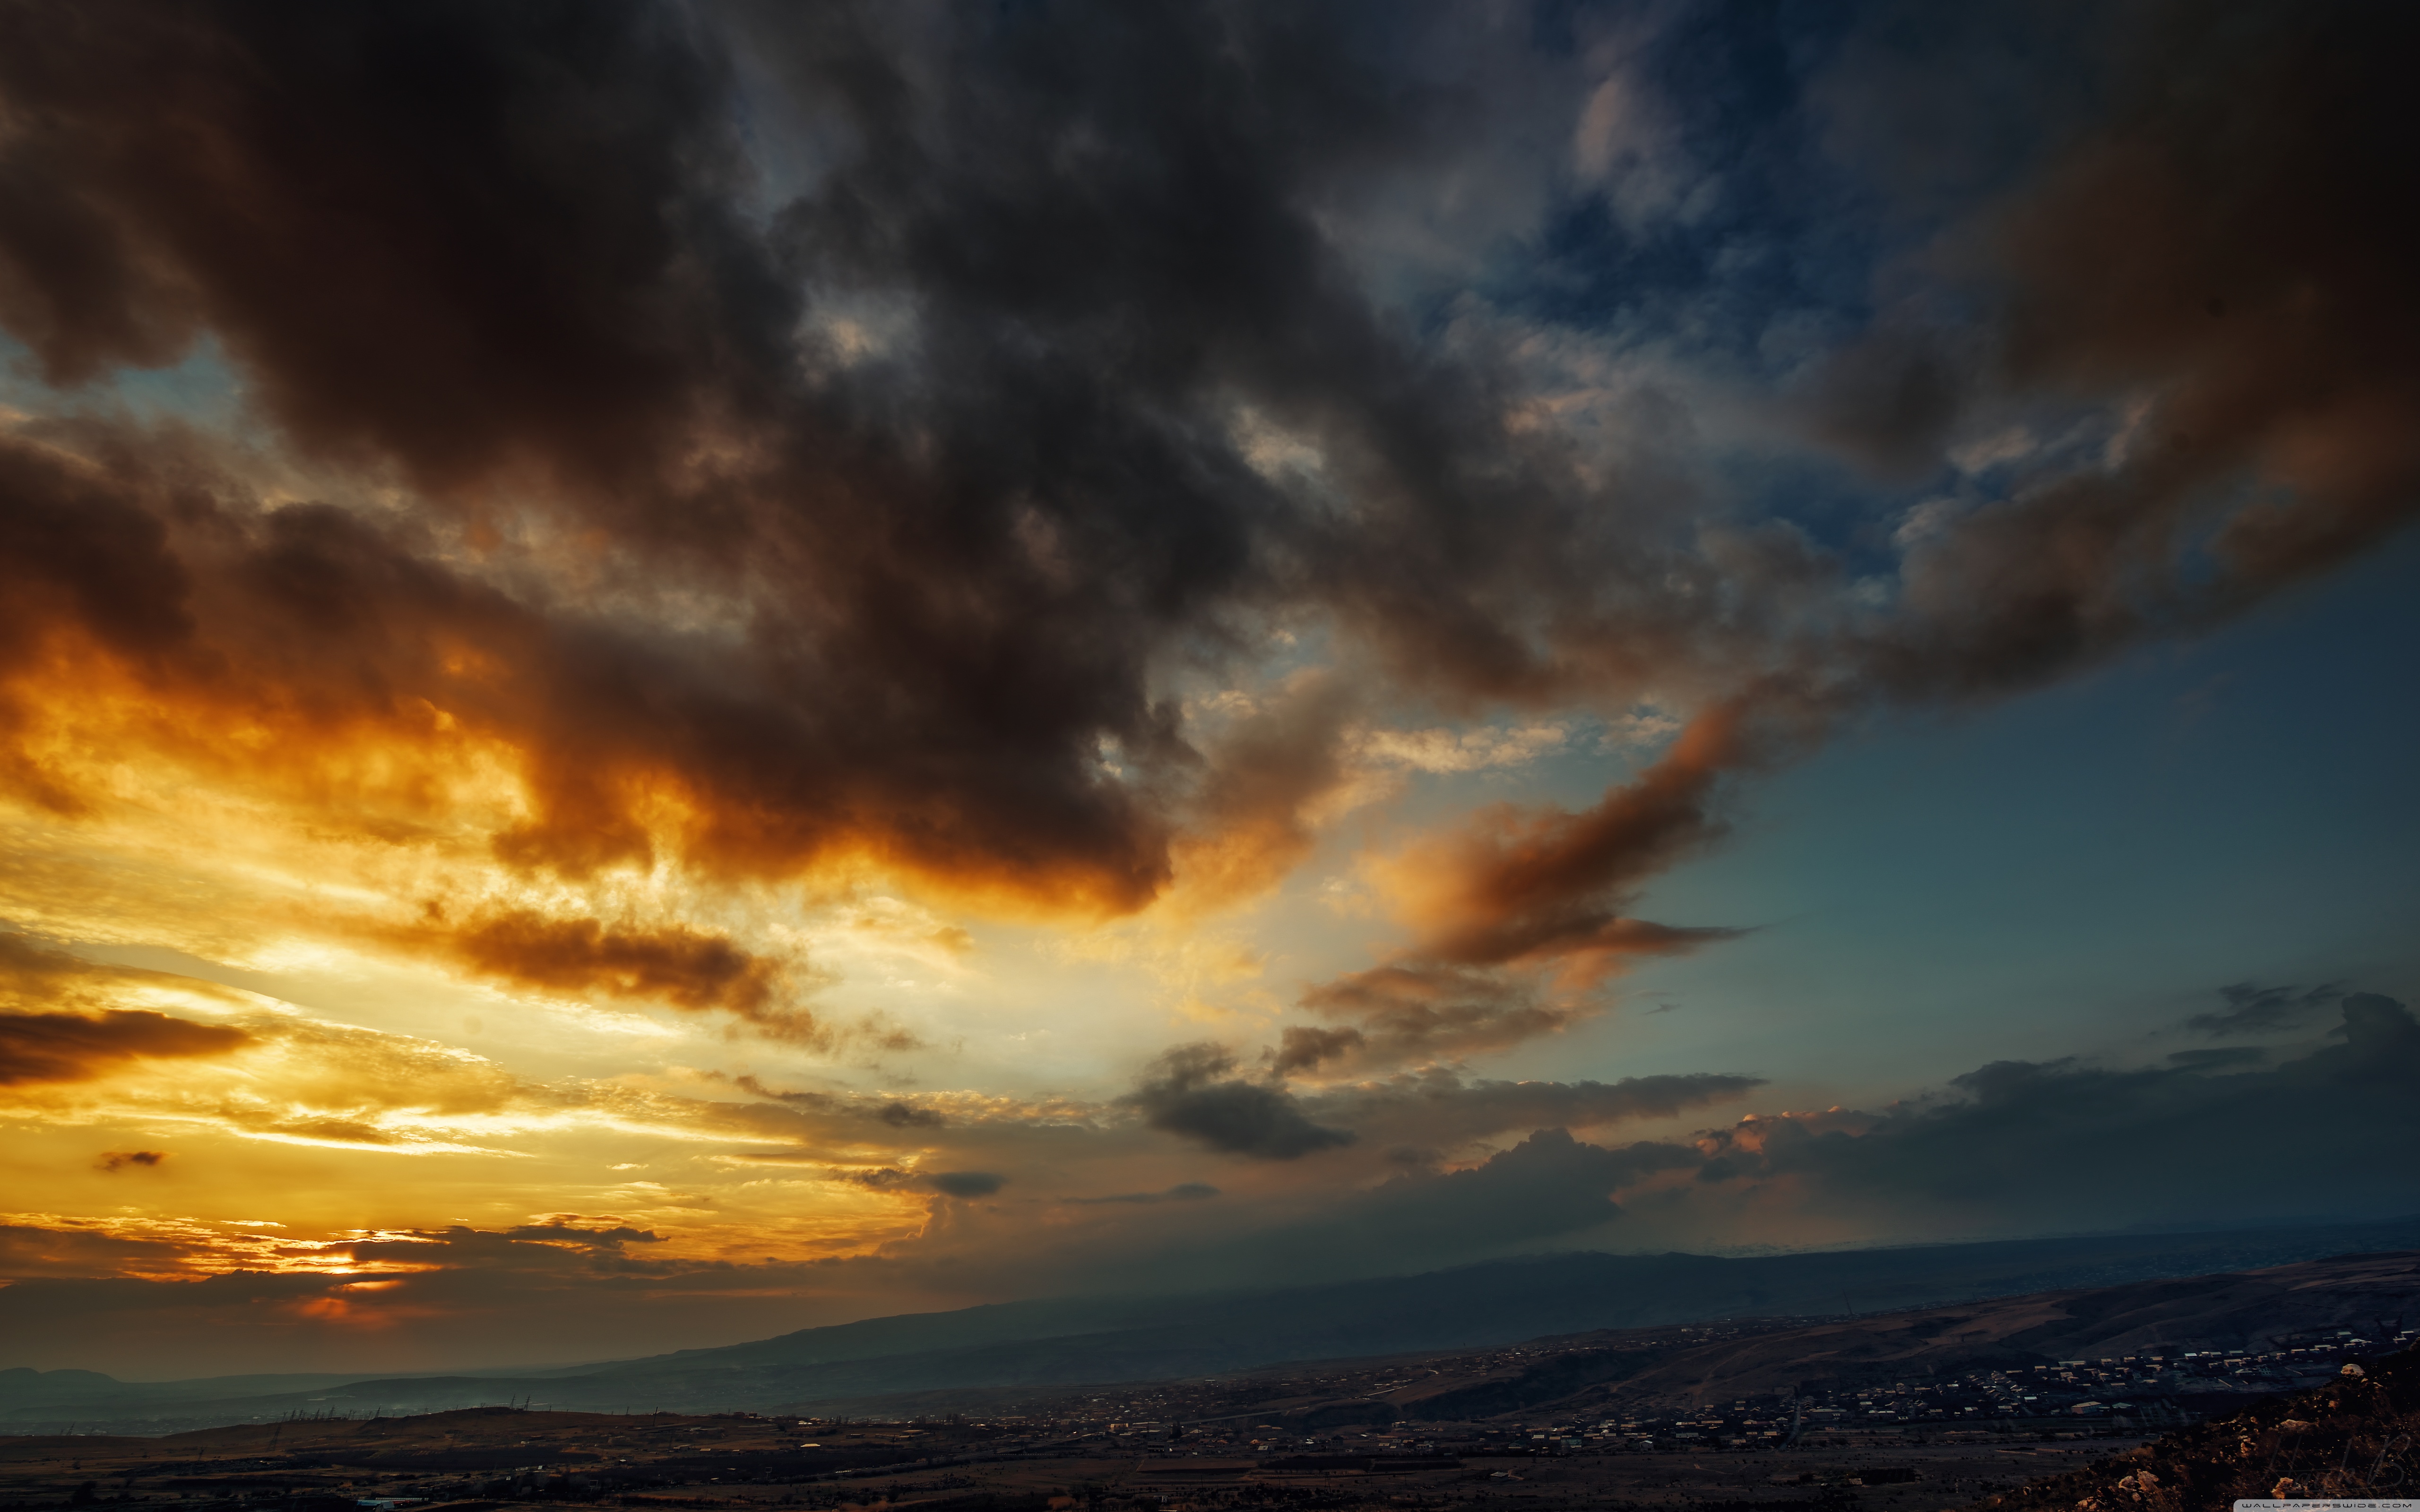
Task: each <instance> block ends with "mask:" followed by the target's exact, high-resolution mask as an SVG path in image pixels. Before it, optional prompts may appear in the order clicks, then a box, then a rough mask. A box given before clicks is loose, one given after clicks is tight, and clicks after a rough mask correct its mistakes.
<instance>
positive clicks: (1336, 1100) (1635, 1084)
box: [1305, 1070, 1764, 1147]
mask: <svg viewBox="0 0 2420 1512" xmlns="http://www.w3.org/2000/svg"><path fill="white" fill-rule="evenodd" d="M1763 1085H1764V1079H1763V1078H1762V1077H1759V1076H1741V1075H1724V1074H1720V1073H1715V1072H1697V1073H1693V1074H1688V1075H1681V1076H1625V1077H1623V1078H1622V1079H1621V1080H1620V1081H1618V1082H1590V1081H1582V1082H1512V1081H1497V1080H1483V1079H1482V1080H1467V1081H1466V1080H1464V1079H1463V1078H1461V1077H1458V1076H1456V1075H1453V1074H1452V1073H1450V1072H1443V1071H1435V1070H1432V1071H1428V1072H1419V1073H1416V1074H1409V1075H1399V1076H1394V1077H1390V1078H1388V1079H1387V1080H1385V1081H1378V1082H1365V1083H1360V1084H1357V1085H1354V1086H1348V1087H1340V1088H1331V1089H1329V1090H1327V1091H1325V1092H1321V1093H1317V1094H1314V1095H1312V1096H1311V1097H1309V1098H1307V1099H1306V1100H1305V1105H1306V1106H1307V1107H1308V1108H1309V1110H1310V1111H1311V1113H1312V1114H1314V1115H1315V1116H1317V1117H1319V1118H1322V1119H1333V1120H1335V1121H1336V1122H1339V1123H1342V1124H1345V1125H1348V1126H1349V1127H1351V1128H1352V1129H1353V1130H1354V1131H1355V1132H1356V1133H1357V1134H1361V1135H1362V1136H1363V1137H1365V1138H1369V1139H1373V1140H1382V1141H1388V1142H1401V1143H1404V1144H1406V1145H1411V1144H1414V1143H1415V1142H1417V1143H1418V1144H1419V1145H1421V1146H1436V1145H1445V1146H1449V1147H1454V1146H1462V1145H1466V1144H1467V1143H1469V1142H1472V1141H1477V1140H1481V1139H1487V1138H1491V1137H1493V1136H1496V1135H1499V1134H1508V1133H1512V1134H1519V1133H1527V1132H1528V1131H1531V1130H1537V1129H1601V1128H1606V1127H1607V1126H1609V1125H1612V1124H1616V1123H1624V1122H1629V1121H1633V1120H1636V1119H1660V1118H1669V1117H1671V1116H1673V1115H1674V1114H1678V1113H1685V1112H1690V1111H1693V1110H1695V1109H1699V1108H1702V1107H1706V1106H1709V1105H1711V1104H1714V1103H1729V1102H1734V1101H1737V1100H1738V1099H1741V1098H1744V1097H1745V1096H1747V1095H1748V1094H1749V1093H1750V1092H1752V1091H1754V1090H1755V1089H1756V1088H1759V1087H1761V1086H1763Z"/></svg>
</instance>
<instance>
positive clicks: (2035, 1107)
mask: <svg viewBox="0 0 2420 1512" xmlns="http://www.w3.org/2000/svg"><path fill="white" fill-rule="evenodd" d="M2341 1008H2342V1014H2343V1021H2342V1023H2341V1024H2340V1025H2339V1026H2338V1027H2337V1029H2336V1030H2335V1034H2336V1035H2337V1036H2338V1037H2340V1039H2341V1040H2342V1042H2341V1043H2338V1044H2335V1045H2330V1046H2327V1047H2325V1048H2323V1049H2320V1050H2317V1051H2314V1052H2313V1053H2311V1054H2310V1055H2308V1056H2305V1057H2302V1058H2300V1059H2296V1060H2289V1061H2286V1062H2283V1063H2281V1064H2279V1065H2276V1066H2274V1067H2273V1068H2270V1069H2267V1070H2242V1071H2231V1072H2230V1071H2228V1070H2227V1069H2226V1068H2227V1066H2228V1065H2231V1064H2241V1062H2240V1061H2230V1062H2222V1063H2219V1064H2217V1065H2214V1066H2213V1065H2207V1064H2195V1063H2192V1062H2187V1063H2184V1064H2181V1065H2179V1066H2175V1067H2172V1068H2153V1069H2145V1070H2136V1071H2124V1070H2110V1069H2104V1068H2098V1067H2092V1066H2087V1065H2081V1064H2078V1063H2075V1062H2073V1061H2050V1062H2031V1061H2000V1062H1995V1063H1993V1064H1992V1065H1988V1066H1984V1067H1981V1068H1979V1069H1978V1070H1976V1071H1973V1072H1968V1073H1967V1074H1965V1075H1963V1076H1961V1077H1958V1078H1956V1079H1955V1081H1954V1082H1953V1084H1952V1086H1953V1087H1954V1088H1955V1091H1956V1094H1957V1095H1955V1096H1954V1097H1951V1098H1948V1099H1945V1100H1941V1101H1936V1102H1929V1103H1914V1104H1909V1105H1906V1106H1902V1107H1898V1108H1893V1109H1890V1110H1886V1111H1885V1112H1884V1113H1881V1114H1854V1113H1851V1114H1843V1113H1840V1112H1838V1111H1836V1112H1834V1113H1831V1114H1807V1115H1797V1114H1785V1115H1780V1116H1778V1117H1766V1118H1760V1119H1750V1120H1748V1121H1745V1122H1744V1123H1741V1124H1738V1125H1735V1126H1733V1127H1732V1128H1730V1129H1729V1130H1722V1131H1716V1132H1714V1133H1713V1134H1708V1135H1706V1136H1704V1137H1703V1138H1702V1139H1701V1141H1700V1149H1702V1151H1703V1152H1704V1154H1705V1156H1706V1160H1705V1163H1704V1165H1702V1166H1701V1167H1700V1168H1699V1172H1698V1175H1699V1180H1701V1181H1704V1182H1714V1183H1726V1182H1742V1183H1748V1184H1751V1185H1770V1186H1771V1187H1772V1188H1773V1190H1774V1192H1775V1193H1776V1194H1780V1193H1786V1192H1787V1191H1788V1190H1789V1189H1790V1188H1791V1186H1792V1185H1793V1184H1798V1183H1803V1184H1804V1185H1805V1187H1806V1190H1805V1191H1804V1193H1803V1194H1801V1195H1800V1196H1796V1197H1789V1198H1777V1200H1785V1201H1787V1202H1792V1203H1794V1202H1799V1201H1803V1202H1805V1203H1806V1204H1807V1205H1808V1206H1810V1207H1817V1208H1821V1207H1825V1206H1829V1207H1831V1208H1832V1209H1833V1210H1834V1211H1857V1212H1859V1213H1861V1214H1870V1213H1873V1212H1876V1211H1887V1212H1893V1213H1895V1214H1900V1215H1904V1214H1907V1213H1910V1212H1912V1211H1915V1210H1916V1208H1919V1207H1930V1208H1931V1210H1933V1211H1937V1212H1940V1213H1942V1214H1944V1215H1947V1214H1949V1213H1952V1212H1955V1211H1966V1212H1989V1213H1992V1214H1993V1215H1995V1221H1997V1222H1999V1223H2003V1224H2007V1225H2009V1226H2011V1227H2022V1226H2023V1225H2024V1224H2026V1223H2028V1222H2035V1223H2039V1222H2051V1221H2069V1222H2086V1221H2090V1222H2111V1223H2114V1222H2118V1221H2121V1220H2123V1219H2125V1218H2126V1217H2127V1215H2130V1214H2131V1215H2132V1216H2133V1219H2135V1220H2149V1219H2180V1218H2186V1217H2190V1216H2194V1215H2197V1214H2207V1213H2211V1212H2220V1211H2228V1212H2237V1213H2245V1214H2250V1213H2283V1212H2295V1211H2308V1212H2319V1211H2328V1212H2335V1211H2390V1210H2394V1209H2396V1208H2397V1207H2398V1205H2401V1206H2408V1205H2409V1204H2410V1203H2411V1202H2412V1201H2413V1200H2414V1199H2415V1198H2420V1178H2415V1177H2414V1176H2413V1175H2412V1173H2410V1172H2409V1171H2408V1169H2407V1168H2406V1165H2408V1163H2402V1162H2399V1161H2397V1159H2396V1158H2394V1157H2393V1156H2391V1155H2390V1154H2389V1152H2390V1151H2394V1150H2398V1149H2409V1148H2411V1147H2412V1144H2413V1143H2414V1141H2416V1140H2420V1109H2415V1106H2414V1103H2413V1101H2412V1098H2411V1096H2410V1095H2409V1089H2410V1088H2411V1086H2412V1079H2413V1078H2414V1077H2415V1076H2420V1023H2415V1021H2414V1020H2413V1018H2412V1014H2411V1012H2410V1011H2408V1010H2406V1009H2405V1008H2404V1007H2403V1005H2401V1004H2400V1003H2397V1002H2396V1001H2395V1000H2393V999H2391V998H2388V997H2384V996H2381V995H2377V994H2374V993H2355V994H2352V995H2350V996H2347V997H2345V998H2344V999H2343V1000H2342V1005H2341Z"/></svg>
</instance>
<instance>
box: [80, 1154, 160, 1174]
mask: <svg viewBox="0 0 2420 1512" xmlns="http://www.w3.org/2000/svg"><path fill="white" fill-rule="evenodd" d="M167 1158H168V1152H167V1151H166V1150H164V1149H113V1150H109V1151H107V1152H106V1153H104V1154H103V1155H102V1156H101V1159H99V1160H97V1161H94V1162H93V1163H92V1164H93V1168H94V1169H96V1170H102V1171H110V1172H116V1171H122V1170H126V1169H127V1168H129V1167H134V1168H137V1169H142V1170H150V1169H152V1168H154V1167H156V1166H157V1165H160V1163H161V1162H163V1161H164V1160H166V1159H167Z"/></svg>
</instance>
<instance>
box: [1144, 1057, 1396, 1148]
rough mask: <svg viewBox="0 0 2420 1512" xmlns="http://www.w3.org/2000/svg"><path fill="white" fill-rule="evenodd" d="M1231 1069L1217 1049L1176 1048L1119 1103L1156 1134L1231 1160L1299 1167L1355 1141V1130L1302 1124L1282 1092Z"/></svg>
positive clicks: (1230, 1061) (1308, 1122) (1291, 1099)
mask: <svg viewBox="0 0 2420 1512" xmlns="http://www.w3.org/2000/svg"><path fill="white" fill-rule="evenodd" d="M1234 1069H1235V1058H1234V1057H1233V1056H1232V1055H1230V1054H1228V1053H1227V1052H1226V1051H1225V1050H1223V1049H1221V1048H1220V1047H1218V1045H1215V1044H1191V1045H1179V1046H1178V1047H1176V1048H1175V1049H1173V1050H1171V1051H1169V1052H1168V1053H1166V1054H1165V1055H1163V1056H1161V1057H1159V1058H1158V1059H1156V1060H1155V1061H1153V1062H1152V1064H1151V1066H1150V1068H1149V1069H1148V1070H1146V1071H1145V1072H1144V1073H1143V1078H1142V1085H1141V1086H1140V1087H1138V1088H1136V1089H1135V1090H1134V1091H1133V1092H1131V1093H1129V1094H1127V1095H1126V1096H1125V1098H1123V1099H1121V1101H1122V1102H1123V1103H1125V1105H1126V1106H1128V1107H1131V1108H1134V1109H1135V1110H1136V1111H1138V1112H1140V1114H1141V1115H1142V1119H1143V1122H1144V1123H1146V1124H1148V1125H1150V1126H1151V1127H1152V1128H1154V1129H1157V1130H1160V1131H1161V1132H1162V1133H1165V1134H1176V1135H1178V1136H1179V1137H1181V1138H1186V1139H1190V1140H1193V1141H1194V1142H1196V1143H1197V1144H1201V1145H1203V1146H1206V1147H1208V1148H1209V1149H1216V1150H1219V1151H1222V1152H1224V1153H1227V1154H1232V1155H1249V1156H1252V1157H1253V1158H1255V1159H1259V1160H1298V1159H1300V1158H1301V1157H1303V1156H1305V1155H1309V1154H1311V1153H1314V1152H1315V1151H1318V1150H1322V1149H1335V1148H1337V1147H1338V1146H1340V1145H1349V1144H1351V1143H1352V1142H1353V1134H1352V1133H1351V1132H1350V1131H1348V1130H1344V1129H1330V1128H1326V1127H1325V1126H1323V1125H1320V1124H1316V1123H1313V1122H1311V1119H1308V1118H1305V1117H1304V1116H1303V1111H1302V1106H1301V1104H1300V1103H1297V1102H1296V1101H1295V1098H1294V1096H1293V1095H1292V1094H1291V1093H1289V1092H1287V1091H1286V1090H1285V1088H1282V1087H1271V1086H1266V1085H1264V1084H1263V1083H1260V1082H1250V1081H1246V1080H1244V1079H1243V1078H1242V1077H1240V1076H1235V1075H1233V1074H1232V1073H1233V1071H1234Z"/></svg>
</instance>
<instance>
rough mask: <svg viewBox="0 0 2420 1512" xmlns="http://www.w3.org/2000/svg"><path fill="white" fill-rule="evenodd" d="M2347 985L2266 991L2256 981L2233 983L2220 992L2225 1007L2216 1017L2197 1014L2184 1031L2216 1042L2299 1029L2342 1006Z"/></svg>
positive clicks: (2215, 1014) (2212, 1014) (2335, 983)
mask: <svg viewBox="0 0 2420 1512" xmlns="http://www.w3.org/2000/svg"><path fill="white" fill-rule="evenodd" d="M2345 985H2346V984H2345V983H2343V982H2340V981H2330V982H2321V983H2320V984H2319V986H2317V987H2311V988H2306V989H2297V988H2293V987H2263V986H2261V985H2260V984H2259V983H2258V982H2257V981H2238V982H2231V983H2229V984H2228V985H2226V986H2225V987H2221V988H2220V989H2219V990H2218V995H2219V996H2220V997H2222V998H2224V999H2226V1009H2225V1010H2224V1011H2220V1012H2215V1013H2195V1015H2194V1016H2193V1017H2191V1018H2189V1019H2187V1020H2185V1027H2186V1028H2189V1029H2195V1030H2198V1031H2199V1032H2201V1033H2203V1034H2207V1035H2210V1036H2211V1037H2213V1038H2216V1037H2219V1036H2223V1035H2229V1034H2273V1033H2277V1032H2279V1031H2281V1030H2286V1029H2299V1028H2301V1027H2302V1026H2303V1025H2304V1023H2305V1022H2306V1021H2307V1020H2308V1019H2309V1018H2310V1017H2311V1015H2312V1014H2313V1013H2315V1012H2318V1011H2319V1010H2321V1009H2323V1008H2326V1007H2329V1006H2330V1005H2331V1004H2334V1003H2336V1002H2339V1001H2341V1000H2342V999H2343V997H2344V995H2345Z"/></svg>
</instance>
